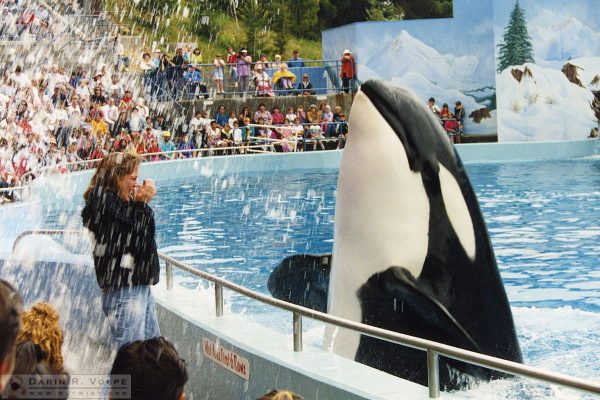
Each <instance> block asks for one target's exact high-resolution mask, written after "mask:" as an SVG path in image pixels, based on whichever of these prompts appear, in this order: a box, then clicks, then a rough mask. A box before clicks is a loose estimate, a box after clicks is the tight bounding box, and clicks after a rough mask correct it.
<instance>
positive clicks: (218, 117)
mask: <svg viewBox="0 0 600 400" xmlns="http://www.w3.org/2000/svg"><path fill="white" fill-rule="evenodd" d="M213 119H214V120H215V121H216V122H217V125H219V127H220V128H221V129H222V128H223V127H224V126H225V124H226V123H228V122H229V115H227V113H226V112H225V106H219V108H217V112H216V113H215V116H214V118H213Z"/></svg>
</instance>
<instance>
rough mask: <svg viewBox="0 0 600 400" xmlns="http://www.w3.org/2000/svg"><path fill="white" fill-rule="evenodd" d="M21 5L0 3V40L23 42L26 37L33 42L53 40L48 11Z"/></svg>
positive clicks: (14, 0) (10, 1)
mask: <svg viewBox="0 0 600 400" xmlns="http://www.w3.org/2000/svg"><path fill="white" fill-rule="evenodd" d="M21 3H23V2H22V1H18V0H4V1H2V2H0V7H1V8H2V15H1V16H0V39H2V40H23V39H27V36H28V35H29V37H31V38H33V39H35V40H39V39H42V38H53V37H54V25H53V19H52V16H51V15H50V13H49V12H48V10H47V9H45V8H43V7H34V6H33V5H28V6H25V5H23V4H21Z"/></svg>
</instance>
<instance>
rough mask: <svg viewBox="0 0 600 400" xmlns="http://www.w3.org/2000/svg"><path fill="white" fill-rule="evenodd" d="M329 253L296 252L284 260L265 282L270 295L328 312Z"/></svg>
mask: <svg viewBox="0 0 600 400" xmlns="http://www.w3.org/2000/svg"><path fill="white" fill-rule="evenodd" d="M330 268H331V254H297V255H293V256H291V257H288V258H286V259H285V260H283V261H282V262H281V263H280V264H279V265H278V266H277V267H276V268H275V269H274V270H273V272H272V273H271V276H270V277H269V282H268V288H269V292H271V294H272V295H273V297H275V298H277V299H280V300H285V301H287V302H290V303H293V304H297V305H300V306H303V307H308V308H311V309H313V310H317V311H321V312H327V294H328V291H329V272H330Z"/></svg>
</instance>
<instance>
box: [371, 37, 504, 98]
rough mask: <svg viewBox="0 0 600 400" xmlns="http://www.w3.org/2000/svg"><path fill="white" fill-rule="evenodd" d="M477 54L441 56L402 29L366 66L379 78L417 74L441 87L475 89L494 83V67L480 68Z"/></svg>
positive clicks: (483, 61) (390, 78) (389, 78)
mask: <svg viewBox="0 0 600 400" xmlns="http://www.w3.org/2000/svg"><path fill="white" fill-rule="evenodd" d="M490 56H491V58H490V59H491V61H489V60H479V59H478V58H477V57H476V56H473V55H469V56H456V55H453V54H446V55H442V54H440V52H438V51H437V50H436V49H434V48H433V47H430V46H428V45H427V44H425V43H423V42H422V41H420V40H418V39H416V38H415V37H413V36H411V35H410V34H409V33H408V32H407V31H405V30H402V31H401V32H400V34H399V35H398V36H396V37H395V38H394V39H393V40H392V41H391V42H390V43H389V44H388V45H386V46H384V47H383V49H382V50H381V51H379V52H377V53H375V54H374V55H373V56H372V57H370V59H369V60H368V61H367V62H366V64H365V65H366V67H367V68H368V69H369V70H370V71H372V72H374V73H376V74H377V75H378V76H379V77H381V78H383V79H386V80H392V79H393V78H402V77H404V76H406V75H408V74H411V73H418V74H421V75H422V76H425V77H427V79H428V80H429V81H430V82H431V83H433V84H435V85H436V86H439V87H441V88H445V89H449V88H458V89H463V90H464V89H474V88H477V87H482V86H486V85H489V84H493V81H494V69H493V68H492V69H490V68H485V67H483V68H480V63H485V62H488V63H489V64H490V65H492V63H493V62H494V60H493V55H491V54H490Z"/></svg>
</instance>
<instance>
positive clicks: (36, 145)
mask: <svg viewBox="0 0 600 400" xmlns="http://www.w3.org/2000/svg"><path fill="white" fill-rule="evenodd" d="M257 70H260V68H258V69H257ZM304 90H306V91H309V90H310V88H308V87H305V88H304ZM133 92H134V89H133V88H129V87H126V86H125V85H124V84H123V79H122V78H121V77H120V76H119V75H118V73H116V72H115V71H114V69H113V68H112V67H109V66H107V65H105V64H100V65H99V67H98V68H97V69H95V70H94V69H91V70H90V69H86V68H83V67H81V66H76V67H74V68H72V69H71V70H67V69H66V68H64V67H59V66H57V65H54V66H52V67H50V68H41V69H39V70H36V71H24V70H23V69H22V68H21V67H20V66H16V67H14V68H11V69H7V70H6V71H4V73H3V74H2V77H1V78H0V189H4V188H10V187H15V186H20V185H21V183H22V178H23V176H24V175H26V174H28V173H29V172H34V171H36V170H38V169H40V168H42V167H51V168H53V169H54V168H55V169H56V170H57V171H59V172H66V171H68V170H72V169H77V168H80V166H73V163H79V162H82V161H85V160H94V159H100V158H103V157H104V156H106V155H107V154H109V153H111V152H116V151H119V152H129V153H135V154H140V155H142V154H143V155H145V157H146V160H147V161H156V160H159V159H171V158H176V157H192V156H197V155H198V154H200V153H199V152H198V150H199V149H204V148H205V149H215V148H217V149H219V148H231V147H235V148H236V149H235V150H229V151H228V152H229V153H244V152H246V146H248V145H251V144H264V143H266V142H268V141H276V140H279V141H283V142H281V143H279V144H278V145H277V146H276V147H277V150H278V151H292V150H294V146H297V150H300V151H302V150H306V149H310V148H311V147H312V149H316V148H320V149H324V148H325V146H324V144H323V141H325V140H326V139H331V138H340V139H342V140H341V141H340V143H339V144H338V147H343V143H344V141H343V139H345V137H346V135H347V133H348V128H347V124H346V115H345V114H344V113H343V111H342V109H341V107H339V106H338V107H335V108H334V109H333V110H332V109H331V107H330V106H329V105H327V104H326V103H321V104H320V105H319V106H318V107H317V105H315V104H312V105H310V106H309V107H308V109H307V110H305V109H304V107H303V106H298V107H296V108H289V109H287V110H280V109H279V107H278V106H275V107H273V108H272V109H270V110H267V109H266V106H265V105H264V104H261V106H260V107H259V109H258V110H256V111H253V110H251V109H250V107H249V106H246V107H244V108H243V109H242V110H240V111H239V113H236V112H235V111H233V110H227V111H226V110H225V109H224V106H218V107H217V109H216V112H215V113H214V114H212V115H211V113H210V112H208V111H206V112H203V113H200V114H196V115H195V116H194V118H193V119H192V120H191V121H190V123H189V124H188V127H187V129H186V130H184V131H180V130H178V131H177V132H172V125H171V124H170V123H169V122H168V121H166V119H165V117H164V116H162V115H152V114H151V113H150V109H149V107H148V106H147V105H146V102H145V100H144V99H143V98H142V97H137V98H136V97H135V96H134V94H133ZM261 125H268V126H271V127H264V128H263V127H261ZM262 139H267V140H262ZM309 139H310V140H309ZM261 140H262V141H261ZM288 142H289V143H288ZM292 142H293V143H292ZM307 146H308V148H307ZM177 150H190V151H189V152H178V153H171V154H165V155H160V156H159V155H149V154H150V153H159V152H173V151H177ZM224 152H225V151H223V152H221V153H224ZM211 153H212V151H211ZM202 154H205V153H204V152H203V153H202ZM90 165H91V164H90ZM28 175H31V174H28ZM8 193H9V192H6V191H2V192H0V201H3V199H6V198H7V197H9V195H8Z"/></svg>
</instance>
